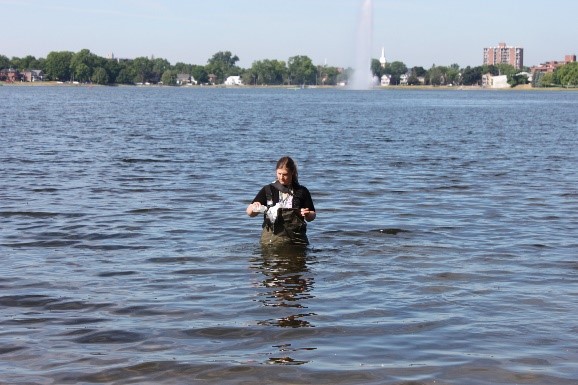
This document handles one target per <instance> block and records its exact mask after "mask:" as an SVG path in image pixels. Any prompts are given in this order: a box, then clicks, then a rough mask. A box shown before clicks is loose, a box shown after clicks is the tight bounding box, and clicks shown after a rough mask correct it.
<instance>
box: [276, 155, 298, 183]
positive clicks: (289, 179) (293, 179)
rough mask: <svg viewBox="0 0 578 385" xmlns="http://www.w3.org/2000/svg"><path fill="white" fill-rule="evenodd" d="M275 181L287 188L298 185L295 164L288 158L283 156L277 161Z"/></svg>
mask: <svg viewBox="0 0 578 385" xmlns="http://www.w3.org/2000/svg"><path fill="white" fill-rule="evenodd" d="M276 170H277V180H278V181H279V182H281V184H283V185H285V186H288V185H290V184H299V175H298V173H297V164H295V161H294V160H293V159H291V158H290V157H288V156H284V157H282V158H281V159H279V160H278V161H277V167H276Z"/></svg>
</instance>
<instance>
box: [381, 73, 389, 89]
mask: <svg viewBox="0 0 578 385" xmlns="http://www.w3.org/2000/svg"><path fill="white" fill-rule="evenodd" d="M390 84H391V75H387V74H385V75H382V76H381V85H382V86H384V87H385V86H389V85H390Z"/></svg>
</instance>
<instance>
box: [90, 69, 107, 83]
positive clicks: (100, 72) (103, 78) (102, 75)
mask: <svg viewBox="0 0 578 385" xmlns="http://www.w3.org/2000/svg"><path fill="white" fill-rule="evenodd" d="M91 80H92V82H93V83H96V84H101V85H104V84H108V73H107V72H106V70H105V69H104V68H102V67H97V68H96V69H95V70H94V71H93V74H92V78H91Z"/></svg>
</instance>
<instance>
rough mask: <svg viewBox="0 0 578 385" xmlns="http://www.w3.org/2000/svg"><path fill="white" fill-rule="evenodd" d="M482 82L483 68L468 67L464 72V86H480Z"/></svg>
mask: <svg viewBox="0 0 578 385" xmlns="http://www.w3.org/2000/svg"><path fill="white" fill-rule="evenodd" d="M481 82H482V67H474V68H472V67H470V66H467V67H466V68H464V70H463V71H462V84H464V85H467V86H473V85H480V84H481Z"/></svg>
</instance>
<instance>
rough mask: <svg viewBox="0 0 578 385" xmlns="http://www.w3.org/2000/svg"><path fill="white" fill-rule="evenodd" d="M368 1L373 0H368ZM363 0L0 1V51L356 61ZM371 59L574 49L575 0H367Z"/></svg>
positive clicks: (577, 45)
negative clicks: (499, 49)
mask: <svg viewBox="0 0 578 385" xmlns="http://www.w3.org/2000/svg"><path fill="white" fill-rule="evenodd" d="M366 1H369V0H366ZM363 2H364V0H98V1H95V0H90V1H89V0H0V7H1V9H2V18H1V19H0V36H2V43H0V54H1V55H5V56H8V57H9V58H11V57H13V56H17V57H24V56H26V55H33V56H35V57H37V58H39V57H44V58H45V57H46V56H47V55H48V53H49V52H51V51H72V52H78V51H80V50H81V49H83V48H87V49H89V50H90V51H91V52H93V53H94V54H96V55H99V56H103V57H106V56H108V55H109V54H110V53H114V55H115V56H117V57H122V58H134V57H138V56H148V57H150V56H151V55H154V56H155V57H159V58H164V59H167V60H168V61H169V62H170V63H171V64H175V63H177V62H184V63H187V64H201V65H204V64H206V63H207V60H208V59H209V58H211V57H212V56H213V54H214V53H216V52H218V51H231V52H232V53H233V54H234V55H237V56H238V57H239V59H240V60H239V62H238V63H237V64H238V65H240V66H241V67H244V68H248V67H250V66H251V64H252V63H253V61H255V60H262V59H277V60H284V61H286V60H287V59H288V58H289V57H291V56H296V55H306V56H309V57H310V58H311V59H312V60H313V62H314V63H315V64H324V63H325V62H326V63H327V64H328V65H331V66H343V67H347V66H353V65H354V63H355V58H354V56H355V52H356V51H355V44H356V39H357V38H356V29H357V25H358V22H359V20H360V14H361V12H360V10H361V8H362V3H363ZM372 3H373V12H372V14H373V34H372V35H373V36H372V57H374V58H379V56H380V54H381V47H382V46H383V47H384V48H385V55H386V59H387V61H389V62H391V61H395V60H399V61H402V62H404V63H405V64H406V65H407V66H408V67H412V66H423V67H425V68H426V69H427V68H430V67H431V65H432V64H436V65H450V64H453V63H457V64H459V65H460V66H462V67H465V66H467V65H471V66H477V65H481V64H482V51H483V48H484V47H490V46H496V45H497V44H498V43H499V42H506V43H507V44H508V45H512V46H519V47H523V48H524V64H525V65H527V66H532V65H534V64H539V63H540V62H544V61H548V60H562V59H563V58H564V55H566V54H578V22H577V20H578V18H577V15H578V1H576V0H549V1H547V2H544V1H538V0H525V1H522V0H485V1H467V0H372Z"/></svg>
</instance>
